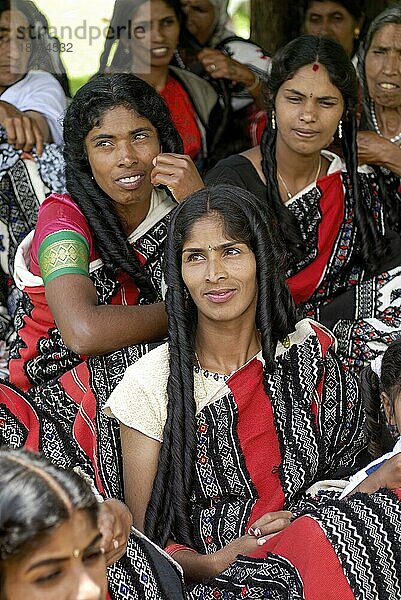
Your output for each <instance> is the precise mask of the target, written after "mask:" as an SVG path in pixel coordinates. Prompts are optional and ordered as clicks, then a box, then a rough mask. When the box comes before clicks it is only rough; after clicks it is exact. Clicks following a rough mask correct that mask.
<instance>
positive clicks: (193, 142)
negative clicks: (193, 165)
mask: <svg viewBox="0 0 401 600" xmlns="http://www.w3.org/2000/svg"><path fill="white" fill-rule="evenodd" d="M160 95H161V96H162V97H163V98H164V100H165V101H166V104H167V106H168V108H169V111H170V115H171V119H172V121H173V123H174V125H175V127H176V129H177V131H178V133H179V134H180V137H181V139H182V142H183V144H184V153H185V154H188V155H189V156H190V157H191V158H192V160H195V159H196V158H197V157H198V155H199V153H200V151H201V149H202V137H201V133H200V131H199V126H198V123H197V119H196V113H195V109H194V106H193V104H192V102H191V99H190V97H189V96H188V94H187V92H186V91H185V90H184V88H183V87H182V85H181V84H180V83H179V82H178V81H177V80H176V79H174V78H173V77H170V78H169V80H168V81H167V83H166V85H165V87H164V88H163V89H162V91H161V92H160Z"/></svg>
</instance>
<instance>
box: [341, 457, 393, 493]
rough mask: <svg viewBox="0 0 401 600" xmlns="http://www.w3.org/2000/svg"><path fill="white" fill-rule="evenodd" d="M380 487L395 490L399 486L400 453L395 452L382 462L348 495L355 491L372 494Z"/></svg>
mask: <svg viewBox="0 0 401 600" xmlns="http://www.w3.org/2000/svg"><path fill="white" fill-rule="evenodd" d="M380 488H388V489H389V490H396V489H398V488H401V453H398V454H395V455H394V456H392V457H391V458H389V459H388V460H386V462H384V463H383V464H382V465H381V466H380V467H379V468H378V469H376V471H374V472H373V473H371V474H370V475H368V477H366V479H364V480H363V481H362V482H361V483H360V484H359V485H358V486H357V487H356V488H354V489H353V490H352V491H351V492H350V493H349V494H348V496H352V495H353V494H356V493H357V492H364V493H365V494H373V493H374V492H377V490H379V489H380Z"/></svg>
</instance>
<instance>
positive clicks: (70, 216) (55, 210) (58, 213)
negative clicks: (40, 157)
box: [32, 194, 93, 260]
mask: <svg viewBox="0 0 401 600" xmlns="http://www.w3.org/2000/svg"><path fill="white" fill-rule="evenodd" d="M60 231H74V232H76V233H78V234H80V235H81V236H82V237H83V238H84V239H85V240H86V241H87V242H88V245H89V249H90V255H91V257H92V255H93V236H92V233H91V229H90V226H89V224H88V222H87V220H86V218H85V216H84V215H83V213H82V211H81V209H80V208H79V206H78V205H77V204H76V203H75V202H74V200H73V199H72V198H71V196H69V195H68V194H50V196H48V197H47V198H46V199H45V200H44V201H43V203H42V204H41V206H40V208H39V213H38V220H37V223H36V227H35V234H34V238H33V243H32V256H33V257H34V260H36V258H35V257H36V255H37V252H38V251H39V247H40V244H41V243H42V242H43V240H44V239H45V238H46V237H47V236H49V235H51V234H53V233H58V232H60Z"/></svg>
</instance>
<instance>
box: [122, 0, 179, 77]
mask: <svg viewBox="0 0 401 600" xmlns="http://www.w3.org/2000/svg"><path fill="white" fill-rule="evenodd" d="M179 35H180V23H179V21H178V18H177V15H176V13H175V11H174V9H173V8H171V6H169V5H168V4H167V3H166V2H164V1H163V0H151V1H149V2H144V3H143V4H141V5H140V6H139V8H138V9H137V10H136V11H135V12H134V14H133V15H132V18H131V53H132V66H133V70H134V71H135V72H136V73H140V72H142V73H146V72H149V70H150V69H151V68H152V67H162V66H165V67H167V66H168V65H169V64H170V62H171V59H172V58H173V55H174V51H175V50H176V48H177V45H178V38H179Z"/></svg>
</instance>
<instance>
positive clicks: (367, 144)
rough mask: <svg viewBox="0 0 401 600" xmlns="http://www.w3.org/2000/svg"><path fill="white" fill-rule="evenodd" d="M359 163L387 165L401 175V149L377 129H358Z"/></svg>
mask: <svg viewBox="0 0 401 600" xmlns="http://www.w3.org/2000/svg"><path fill="white" fill-rule="evenodd" d="M357 144H358V163H359V164H360V165H363V164H368V165H369V164H370V165H378V166H379V167H386V168H387V169H389V170H390V171H392V172H393V173H395V174H396V175H398V176H401V149H400V148H399V146H397V144H393V142H391V141H390V140H388V139H387V138H384V137H382V136H381V135H379V134H378V133H376V132H375V131H358V134H357Z"/></svg>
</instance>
